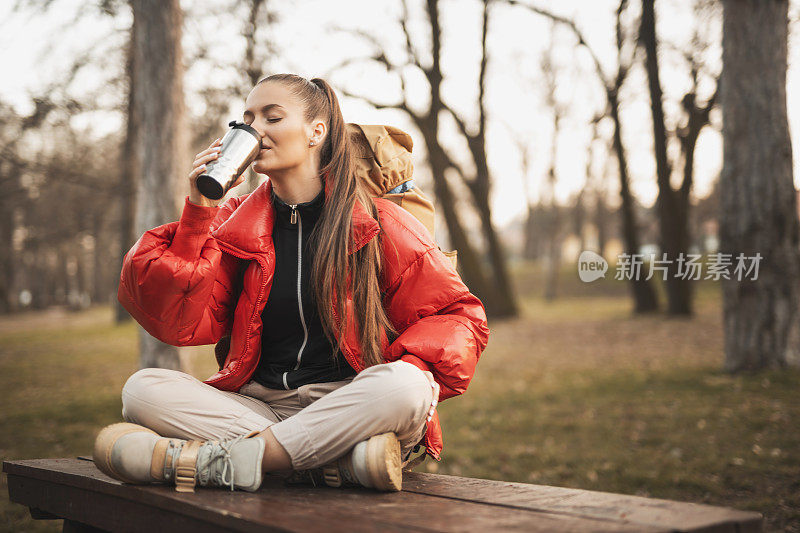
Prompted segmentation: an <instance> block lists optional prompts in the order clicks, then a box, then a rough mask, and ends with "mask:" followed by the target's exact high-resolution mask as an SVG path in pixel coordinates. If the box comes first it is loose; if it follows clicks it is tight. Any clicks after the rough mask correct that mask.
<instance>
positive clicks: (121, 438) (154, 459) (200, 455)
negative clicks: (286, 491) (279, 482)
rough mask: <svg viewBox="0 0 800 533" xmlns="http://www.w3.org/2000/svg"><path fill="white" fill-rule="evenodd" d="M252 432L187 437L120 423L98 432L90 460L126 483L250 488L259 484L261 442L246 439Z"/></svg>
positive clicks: (185, 489) (185, 487) (182, 487)
mask: <svg viewBox="0 0 800 533" xmlns="http://www.w3.org/2000/svg"><path fill="white" fill-rule="evenodd" d="M255 434H256V433H255V432H254V433H251V434H250V435H241V436H239V437H235V438H232V439H227V440H223V441H214V440H210V441H205V442H201V441H196V440H194V441H189V440H183V439H174V438H166V437H161V436H160V435H158V434H157V433H156V432H155V431H153V430H151V429H148V428H146V427H144V426H139V425H136V424H130V423H127V422H122V423H118V424H111V425H110V426H107V427H105V428H103V429H102V430H101V431H100V433H99V434H98V435H97V439H95V444H94V456H93V459H94V463H95V464H96V465H97V468H99V469H100V470H101V471H102V472H103V473H105V474H106V475H108V476H110V477H113V478H114V479H118V480H120V481H124V482H127V483H136V484H142V483H158V482H168V483H175V485H176V487H175V490H177V491H178V492H194V487H195V485H196V484H199V485H200V486H202V487H206V486H211V487H230V489H231V490H234V488H236V489H240V490H246V491H250V492H252V491H255V490H258V488H259V487H260V486H261V481H262V473H261V460H262V458H263V456H264V444H265V443H264V440H263V439H257V438H250V437H252V436H253V435H255Z"/></svg>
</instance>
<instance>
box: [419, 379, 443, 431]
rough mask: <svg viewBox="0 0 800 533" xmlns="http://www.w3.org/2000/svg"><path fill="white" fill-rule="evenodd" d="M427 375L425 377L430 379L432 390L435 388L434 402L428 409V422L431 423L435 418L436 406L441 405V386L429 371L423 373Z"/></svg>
mask: <svg viewBox="0 0 800 533" xmlns="http://www.w3.org/2000/svg"><path fill="white" fill-rule="evenodd" d="M422 373H423V374H425V377H426V378H428V381H430V382H431V388H433V401H431V407H430V409H428V418H427V420H428V421H430V419H431V418H433V410H434V409H436V404H438V403H439V384H438V383H436V381H435V380H434V379H433V374H431V373H430V372H429V371H427V370H423V371H422Z"/></svg>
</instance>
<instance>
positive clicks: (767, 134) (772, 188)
mask: <svg viewBox="0 0 800 533" xmlns="http://www.w3.org/2000/svg"><path fill="white" fill-rule="evenodd" d="M787 12H788V1H787V0H736V1H733V0H725V1H723V35H722V64H723V70H722V77H721V82H720V90H721V94H720V96H721V104H722V114H723V129H722V138H723V143H724V152H723V154H724V156H723V167H722V174H721V176H720V194H721V197H720V203H721V205H720V251H721V252H723V253H729V254H733V261H734V264H735V261H736V256H737V255H738V254H743V255H744V256H745V257H751V256H754V255H755V254H756V253H760V254H761V256H762V257H763V259H762V260H761V262H760V269H759V273H758V277H757V279H755V280H754V279H752V278H753V276H750V277H749V278H746V279H743V280H738V279H736V276H731V279H730V280H727V281H724V282H723V284H722V288H723V291H722V294H723V302H724V310H723V312H724V326H725V369H726V370H727V371H731V372H736V371H742V370H756V369H760V368H765V367H780V368H783V367H788V366H791V367H798V366H800V252H798V216H797V199H796V191H795V188H794V185H793V181H792V145H791V142H790V138H789V124H788V120H787V115H786V68H787V37H788V19H787Z"/></svg>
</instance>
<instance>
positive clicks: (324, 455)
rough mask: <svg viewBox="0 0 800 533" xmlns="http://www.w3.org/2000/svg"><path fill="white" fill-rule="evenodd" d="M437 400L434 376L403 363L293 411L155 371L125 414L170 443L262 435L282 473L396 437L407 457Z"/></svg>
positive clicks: (143, 375)
mask: <svg viewBox="0 0 800 533" xmlns="http://www.w3.org/2000/svg"><path fill="white" fill-rule="evenodd" d="M431 395H432V389H431V386H430V383H429V382H428V379H427V377H426V376H425V375H424V374H423V373H422V371H421V370H419V369H418V368H417V367H415V366H414V365H411V364H409V363H406V362H403V361H395V362H392V363H385V364H381V365H375V366H372V367H370V368H368V369H366V370H364V371H362V372H360V373H359V374H358V375H356V376H355V378H353V380H352V381H350V382H349V383H347V384H346V385H343V386H341V387H339V388H337V389H336V390H334V391H332V392H330V393H327V394H325V395H324V396H322V397H321V398H319V399H317V400H315V401H313V402H312V403H310V404H309V405H307V406H306V407H302V408H300V407H298V408H297V410H296V411H295V412H294V413H292V412H291V410H289V411H287V410H286V408H285V406H284V407H283V408H282V409H280V410H279V409H273V408H272V407H271V406H270V404H268V403H265V402H263V401H260V400H258V399H255V398H252V397H249V396H245V395H242V394H238V393H233V392H225V391H220V390H218V389H215V388H214V387H211V386H210V385H207V384H205V383H203V382H201V381H199V380H197V379H196V378H194V377H192V376H190V375H188V374H185V373H183V372H178V371H174V370H166V369H155V368H149V369H143V370H140V371H138V372H136V373H135V374H133V375H132V376H131V377H130V378H129V379H128V381H127V382H126V383H125V386H124V387H123V390H122V402H123V408H122V414H123V417H124V418H125V420H126V421H128V422H133V423H136V424H140V425H143V426H145V427H148V428H150V429H152V430H153V431H155V432H157V433H158V434H160V435H162V436H164V437H177V438H181V439H192V440H209V439H217V440H222V439H228V438H232V437H235V436H238V435H242V434H251V433H254V432H258V435H257V437H259V438H261V439H263V440H265V443H266V447H265V452H264V458H263V461H262V469H263V470H264V471H265V472H276V471H285V470H288V469H295V470H301V469H309V468H315V467H317V466H321V465H323V464H326V463H328V462H330V461H332V460H335V459H337V458H338V457H341V456H343V455H344V454H346V453H347V452H348V451H349V450H350V449H352V448H353V446H355V445H356V444H357V443H358V442H361V441H363V440H366V439H368V438H369V437H371V436H373V435H377V434H380V433H384V432H389V431H392V432H394V433H395V434H396V435H397V437H398V440H399V441H400V444H401V454H402V456H403V457H405V456H406V455H407V454H408V453H409V452H410V450H411V448H412V447H413V446H414V445H415V444H416V443H417V442H418V441H419V440H420V439H421V438H422V436H423V434H424V431H425V420H426V416H427V410H428V408H429V407H430V404H431V401H432V396H431Z"/></svg>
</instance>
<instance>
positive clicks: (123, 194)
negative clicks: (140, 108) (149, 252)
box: [114, 18, 141, 324]
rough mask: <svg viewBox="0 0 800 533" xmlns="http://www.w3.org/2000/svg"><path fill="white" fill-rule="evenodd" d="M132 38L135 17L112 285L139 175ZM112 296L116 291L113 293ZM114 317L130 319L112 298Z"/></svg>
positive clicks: (126, 245)
mask: <svg viewBox="0 0 800 533" xmlns="http://www.w3.org/2000/svg"><path fill="white" fill-rule="evenodd" d="M135 35H136V18H134V19H133V24H132V26H131V31H130V39H129V42H128V50H127V55H128V57H127V62H126V66H125V70H126V72H127V75H128V116H127V124H126V127H125V143H124V144H123V146H122V151H121V154H120V173H119V186H118V192H119V206H120V214H119V245H120V247H119V262H118V264H117V270H116V278H115V284H118V283H119V276H120V273H121V272H122V260H123V258H124V256H125V253H126V252H127V251H128V250H130V248H131V246H133V243H134V239H133V217H134V211H135V209H136V184H135V179H136V176H137V175H138V174H139V172H138V169H137V167H136V165H137V163H138V161H139V158H138V157H137V155H136V147H137V145H136V142H137V137H138V135H139V126H140V125H139V121H140V120H141V117H139V116H138V115H137V108H136V106H135V105H134V103H135V101H136V69H134V66H133V62H134V52H133V47H134V39H135ZM114 292H115V293H116V291H114ZM114 317H115V321H116V322H117V323H118V324H119V323H121V322H126V321H128V320H131V319H132V317H131V315H130V314H129V313H128V311H127V310H126V309H125V308H124V307H122V304H121V303H119V300H117V298H116V295H115V297H114Z"/></svg>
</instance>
